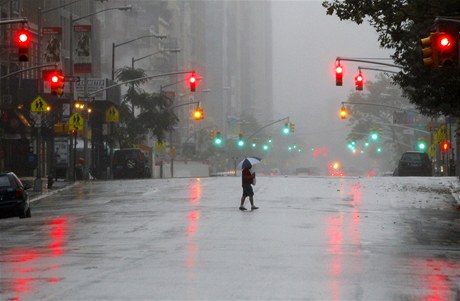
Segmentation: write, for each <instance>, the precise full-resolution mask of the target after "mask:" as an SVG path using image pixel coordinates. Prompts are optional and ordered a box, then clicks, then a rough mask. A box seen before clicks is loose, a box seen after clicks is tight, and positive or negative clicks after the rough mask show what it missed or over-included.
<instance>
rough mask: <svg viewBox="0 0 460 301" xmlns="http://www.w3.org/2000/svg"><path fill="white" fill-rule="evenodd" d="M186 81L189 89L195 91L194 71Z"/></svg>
mask: <svg viewBox="0 0 460 301" xmlns="http://www.w3.org/2000/svg"><path fill="white" fill-rule="evenodd" d="M188 83H189V85H190V91H191V92H195V91H196V76H195V73H192V75H190V77H189V79H188Z"/></svg>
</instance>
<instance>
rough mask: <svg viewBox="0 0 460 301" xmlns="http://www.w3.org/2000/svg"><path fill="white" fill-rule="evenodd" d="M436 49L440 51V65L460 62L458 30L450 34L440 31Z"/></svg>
mask: <svg viewBox="0 0 460 301" xmlns="http://www.w3.org/2000/svg"><path fill="white" fill-rule="evenodd" d="M436 49H437V50H438V53H439V61H438V65H439V67H451V66H453V65H456V64H457V63H458V32H457V34H448V33H444V32H440V33H439V35H438V38H437V46H436Z"/></svg>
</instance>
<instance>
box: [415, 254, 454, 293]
mask: <svg viewBox="0 0 460 301" xmlns="http://www.w3.org/2000/svg"><path fill="white" fill-rule="evenodd" d="M411 266H412V267H413V268H415V269H416V274H417V275H419V277H420V280H421V283H422V287H421V291H422V292H423V293H424V296H423V297H422V298H421V299H420V300H423V301H448V300H454V299H455V296H456V286H455V283H456V279H457V278H458V271H459V270H460V263H458V262H453V261H449V260H441V259H428V260H424V259H420V260H416V261H415V262H413V263H412V264H411ZM454 278H455V279H454Z"/></svg>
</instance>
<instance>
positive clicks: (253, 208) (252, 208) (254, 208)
mask: <svg viewBox="0 0 460 301" xmlns="http://www.w3.org/2000/svg"><path fill="white" fill-rule="evenodd" d="M256 209H259V207H256V206H254V207H251V210H256Z"/></svg>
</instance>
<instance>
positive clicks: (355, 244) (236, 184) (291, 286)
mask: <svg viewBox="0 0 460 301" xmlns="http://www.w3.org/2000/svg"><path fill="white" fill-rule="evenodd" d="M451 181H453V179H452V178H396V177H382V178H297V177H272V178H268V177H267V178H259V179H258V182H257V186H255V193H256V196H255V199H256V205H258V206H260V209H259V210H257V211H254V212H250V211H248V212H241V211H239V210H238V209H237V208H238V206H239V198H240V190H241V187H240V179H239V178H232V177H228V178H206V179H174V180H126V181H109V182H90V183H79V184H77V185H76V186H74V187H72V188H69V189H68V190H64V191H61V192H60V193H58V194H54V195H52V196H49V197H47V198H44V199H41V200H39V201H37V202H34V203H33V207H32V218H31V219H17V218H8V219H0V300H21V301H22V300H50V301H51V300H222V299H225V300H267V299H274V300H404V301H412V300H439V301H444V300H460V211H459V210H458V208H457V204H456V203H455V201H454V199H453V197H452V196H451V194H450V192H449V189H448V188H447V187H449V185H450V182H451ZM246 206H247V207H249V205H248V204H247V205H246Z"/></svg>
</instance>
